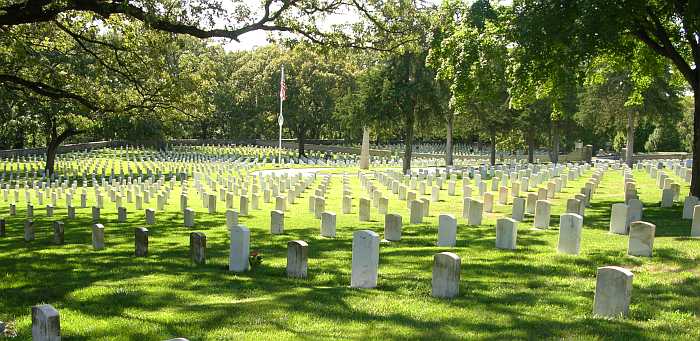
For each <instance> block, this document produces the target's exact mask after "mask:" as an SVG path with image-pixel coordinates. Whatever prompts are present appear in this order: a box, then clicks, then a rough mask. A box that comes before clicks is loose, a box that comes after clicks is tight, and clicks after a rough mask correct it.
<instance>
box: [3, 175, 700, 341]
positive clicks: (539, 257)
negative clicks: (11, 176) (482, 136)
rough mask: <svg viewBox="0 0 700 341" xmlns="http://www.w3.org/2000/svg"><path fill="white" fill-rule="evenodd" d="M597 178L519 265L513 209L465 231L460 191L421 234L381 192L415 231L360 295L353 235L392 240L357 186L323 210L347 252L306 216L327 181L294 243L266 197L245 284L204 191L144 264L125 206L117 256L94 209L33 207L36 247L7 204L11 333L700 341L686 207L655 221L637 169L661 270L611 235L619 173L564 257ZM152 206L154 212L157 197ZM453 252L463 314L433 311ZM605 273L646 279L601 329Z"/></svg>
mask: <svg viewBox="0 0 700 341" xmlns="http://www.w3.org/2000/svg"><path fill="white" fill-rule="evenodd" d="M347 171H348V172H349V173H350V174H353V175H354V174H356V171H357V170H356V169H348V170H347ZM334 172H335V173H339V172H342V171H334ZM669 173H670V172H669ZM591 174H592V172H591V171H589V172H587V173H586V174H585V175H584V176H583V177H582V178H580V179H579V180H577V181H574V182H569V186H568V187H567V188H565V189H564V191H563V193H559V194H557V198H556V199H555V200H554V206H553V208H552V222H551V225H552V226H553V228H552V229H550V230H546V231H537V230H531V226H532V216H528V217H527V219H526V221H525V222H522V223H520V224H519V226H518V230H519V231H518V246H517V250H515V251H504V250H497V249H496V248H495V227H494V225H495V221H496V219H497V218H498V217H501V216H504V215H509V214H510V210H511V206H510V205H508V206H501V205H497V206H496V211H497V212H496V213H493V214H485V219H484V222H483V225H480V226H467V225H466V222H465V220H464V219H462V218H461V211H462V199H461V195H462V193H461V187H462V186H461V180H460V182H459V183H458V185H457V188H458V190H457V196H454V197H449V196H447V190H446V189H447V186H446V185H445V190H443V191H442V192H441V199H442V201H441V202H439V203H431V206H430V213H431V216H430V217H428V218H427V219H425V221H424V223H423V224H419V225H408V224H407V222H408V210H407V208H406V204H405V202H404V201H399V200H398V198H397V196H395V195H393V194H390V191H388V190H386V189H385V188H384V187H383V186H381V185H380V188H382V189H383V190H384V192H385V193H389V194H388V195H389V198H390V208H389V211H390V212H396V213H400V214H401V215H402V216H403V220H404V231H403V239H402V241H400V242H393V243H390V244H385V243H382V244H381V246H380V260H379V285H378V287H377V288H376V289H372V290H365V289H351V288H349V283H350V263H351V245H352V232H353V231H355V230H357V229H371V230H374V231H376V232H377V233H379V234H380V236H381V235H383V217H382V216H380V215H379V214H378V213H377V211H376V209H375V208H374V207H373V208H372V210H373V211H372V221H371V222H363V223H360V222H358V215H357V205H358V198H359V197H360V196H361V195H363V194H364V193H361V189H360V185H359V180H358V179H357V177H356V176H352V177H351V179H352V180H351V185H352V187H353V197H354V198H353V205H354V206H353V213H352V214H349V215H343V214H341V196H342V183H341V177H340V176H334V177H333V178H332V180H331V183H330V187H329V190H328V192H327V195H328V196H327V201H326V210H329V211H334V212H336V213H337V214H338V220H337V238H335V239H327V238H322V237H320V235H319V231H320V221H319V220H316V219H314V218H313V214H312V213H310V212H309V211H308V209H307V206H308V196H309V195H312V194H313V189H314V188H315V186H316V185H317V184H318V183H319V182H320V180H318V179H317V180H316V182H315V183H314V187H312V188H311V189H309V190H307V191H306V192H305V193H304V194H303V197H302V198H299V199H298V200H297V202H296V203H295V204H294V205H291V206H288V211H287V212H285V215H286V217H285V234H284V235H276V236H273V235H270V233H269V224H270V214H269V211H270V210H271V209H272V208H273V206H274V200H273V203H270V204H265V203H263V200H262V197H261V199H260V203H261V209H260V210H251V212H250V213H251V214H250V215H249V216H247V217H241V219H240V222H241V224H243V225H246V226H247V227H249V228H250V230H251V249H256V250H260V252H261V253H262V255H263V257H264V261H263V264H262V265H261V266H259V267H257V268H256V269H254V271H252V272H248V273H245V274H234V273H230V272H228V267H227V265H228V250H229V249H228V247H229V241H228V231H227V230H226V228H225V226H224V225H225V215H224V213H223V211H224V210H223V209H221V208H222V207H223V206H224V205H223V203H221V202H219V213H218V214H216V215H209V214H207V213H206V210H205V209H203V208H202V207H201V205H200V201H199V200H198V197H197V196H196V194H195V191H194V189H190V199H189V202H190V206H192V207H193V208H195V210H196V211H197V216H196V225H197V227H196V228H195V229H192V230H189V229H186V228H184V227H183V216H182V214H181V213H179V212H178V211H179V194H180V189H179V187H176V188H175V190H174V192H173V194H172V196H171V199H170V203H169V205H168V208H167V212H158V213H157V214H156V225H153V226H148V229H149V231H150V240H149V242H150V245H149V256H148V257H147V258H135V257H134V256H133V252H134V240H133V238H134V231H133V230H134V228H135V227H138V226H144V225H145V217H144V212H143V211H140V212H136V211H135V209H134V206H133V204H127V207H128V209H129V220H128V222H127V223H124V224H120V223H117V214H116V209H114V205H113V204H112V203H111V202H109V201H108V200H107V198H105V199H106V200H105V209H103V211H102V218H103V219H102V220H103V224H104V225H105V241H106V249H104V250H101V251H94V250H93V249H92V247H91V242H90V240H91V230H90V226H91V221H90V220H91V219H90V214H91V213H90V208H89V207H88V208H86V209H80V208H78V209H77V214H78V217H77V218H78V219H75V220H67V219H65V217H66V209H65V205H64V204H63V201H62V200H60V201H59V207H58V208H57V209H56V213H55V216H54V217H53V218H47V217H46V216H45V210H44V208H43V207H38V205H37V204H36V202H35V226H36V227H37V233H36V240H35V241H33V242H29V243H27V242H25V241H24V240H23V222H24V219H25V218H24V217H25V207H24V203H21V204H19V206H18V215H17V217H9V216H8V215H9V214H8V204H9V203H8V202H3V201H2V198H0V217H6V219H7V224H8V226H7V236H6V237H4V238H0V320H2V321H9V322H10V323H11V328H12V329H13V330H15V331H16V332H17V337H16V338H15V339H17V340H27V339H30V338H31V313H30V308H31V306H33V305H36V304H40V303H48V304H51V305H53V306H54V307H55V308H56V309H58V311H59V312H60V314H61V329H62V335H63V337H64V338H65V339H67V340H82V339H85V340H88V339H118V340H165V339H168V338H172V337H176V336H181V337H187V338H189V339H190V340H222V339H250V340H270V339H362V340H364V339H432V340H446V339H606V340H607V339H620V340H644V339H673V340H698V339H700V239H698V238H689V237H688V235H689V231H690V221H687V220H685V221H684V220H681V219H680V217H681V211H682V203H676V204H675V205H674V207H673V208H668V209H661V208H659V202H660V200H661V191H660V190H659V189H658V188H657V187H656V185H655V180H654V179H651V178H650V177H649V176H648V175H647V174H646V173H644V172H643V171H634V177H635V179H636V180H637V187H638V189H639V191H640V199H641V200H642V202H643V203H644V205H645V210H644V220H646V221H650V222H652V223H655V224H656V225H657V229H656V234H657V238H656V240H655V242H654V257H652V258H636V257H630V256H627V255H626V248H627V240H628V238H627V236H620V235H611V234H608V232H607V231H608V222H609V216H610V206H611V205H612V204H613V203H616V202H621V201H622V200H623V194H622V193H623V192H622V189H623V177H622V172H621V171H614V170H610V171H608V172H607V173H606V174H605V176H604V177H603V179H602V181H601V184H600V186H599V188H598V191H597V193H595V194H594V196H593V201H592V204H591V207H590V208H588V209H587V210H586V216H585V219H584V225H585V230H584V231H583V238H582V246H581V255H580V256H569V255H561V254H558V253H557V252H556V243H557V239H558V229H557V226H558V220H559V219H558V217H559V214H561V213H562V212H563V211H564V210H565V202H566V199H568V198H571V197H573V195H574V193H578V191H579V189H580V188H581V187H582V186H583V184H584V183H585V182H586V181H587V179H588V178H589V177H590V175H591ZM672 177H673V178H674V179H675V180H677V181H680V179H679V178H677V177H675V176H673V175H672ZM190 185H192V181H191V182H190ZM487 188H490V185H489V186H488V187H487ZM532 190H533V189H531V191H532ZM535 190H536V189H535ZM77 193H78V194H76V195H75V198H74V200H75V201H74V202H75V203H79V202H80V195H79V191H78V192H77ZM89 193H90V195H92V191H89ZM683 193H687V185H685V184H684V185H683ZM22 197H23V193H22ZM496 197H497V196H496ZM681 200H682V199H681ZM22 201H23V200H22ZM89 203H90V204H89V205H88V206H90V205H91V203H92V197H90V200H89ZM45 204H46V202H45ZM75 205H77V204H75ZM237 206H238V203H237V200H236V207H237ZM146 207H155V199H153V200H152V201H151V204H150V205H148V204H144V208H146ZM440 213H450V214H454V215H455V216H456V217H458V222H459V226H458V233H457V247H454V248H444V247H436V246H435V242H436V240H437V220H438V215H439V214H440ZM58 219H60V220H63V221H64V222H65V241H66V243H65V245H60V246H58V245H53V244H51V242H50V240H51V234H52V229H51V221H52V220H58ZM192 231H202V232H204V233H206V235H207V239H208V240H207V244H208V245H207V257H208V259H207V264H206V265H204V266H194V265H192V264H191V262H190V258H189V233H190V232H192ZM293 239H303V240H305V241H307V242H308V243H309V278H308V279H305V280H300V279H288V278H286V276H285V264H286V245H287V241H289V240H293ZM442 251H451V252H454V253H456V254H458V255H459V256H460V257H461V258H462V271H461V283H460V295H459V297H457V298H455V299H452V300H444V299H436V298H432V297H430V280H431V269H432V261H433V255H434V254H436V253H438V252H442ZM606 265H618V266H623V267H625V268H628V269H630V270H631V271H632V272H633V273H634V289H633V292H632V306H631V308H630V316H629V317H628V318H627V319H599V318H594V317H593V316H592V306H593V292H594V288H595V274H596V268H597V267H600V266H606ZM0 338H1V337H0Z"/></svg>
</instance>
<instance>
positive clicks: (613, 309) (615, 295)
mask: <svg viewBox="0 0 700 341" xmlns="http://www.w3.org/2000/svg"><path fill="white" fill-rule="evenodd" d="M633 277H634V275H633V274H632V272H631V271H629V270H627V269H625V268H621V267H617V266H604V267H601V268H598V272H597V274H596V285H595V297H594V298H593V314H594V315H597V316H602V317H617V316H623V317H624V316H627V314H628V313H629V305H630V300H631V298H632V278H633Z"/></svg>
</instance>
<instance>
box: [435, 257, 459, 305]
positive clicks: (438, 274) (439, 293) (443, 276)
mask: <svg viewBox="0 0 700 341" xmlns="http://www.w3.org/2000/svg"><path fill="white" fill-rule="evenodd" d="M461 268H462V261H461V259H460V258H459V256H457V255H456V254H454V253H452V252H441V253H438V254H436V255H435V256H434V257H433V278H432V291H431V295H432V296H433V297H439V298H452V297H456V296H457V295H459V277H460V272H461Z"/></svg>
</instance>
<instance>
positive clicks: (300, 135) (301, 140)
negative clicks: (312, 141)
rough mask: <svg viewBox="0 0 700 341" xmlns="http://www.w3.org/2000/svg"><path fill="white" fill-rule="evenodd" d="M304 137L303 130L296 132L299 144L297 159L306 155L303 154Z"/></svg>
mask: <svg viewBox="0 0 700 341" xmlns="http://www.w3.org/2000/svg"><path fill="white" fill-rule="evenodd" d="M304 135H305V134H304V128H301V129H299V130H297V140H298V142H299V157H302V156H306V153H305V152H304V142H305V141H304V140H305V136H304Z"/></svg>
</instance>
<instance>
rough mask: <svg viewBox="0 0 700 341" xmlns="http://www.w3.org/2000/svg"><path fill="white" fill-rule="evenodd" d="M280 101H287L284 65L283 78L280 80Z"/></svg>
mask: <svg viewBox="0 0 700 341" xmlns="http://www.w3.org/2000/svg"><path fill="white" fill-rule="evenodd" d="M280 99H281V100H283V101H284V100H286V99H287V84H285V82H284V65H282V77H281V78H280Z"/></svg>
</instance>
